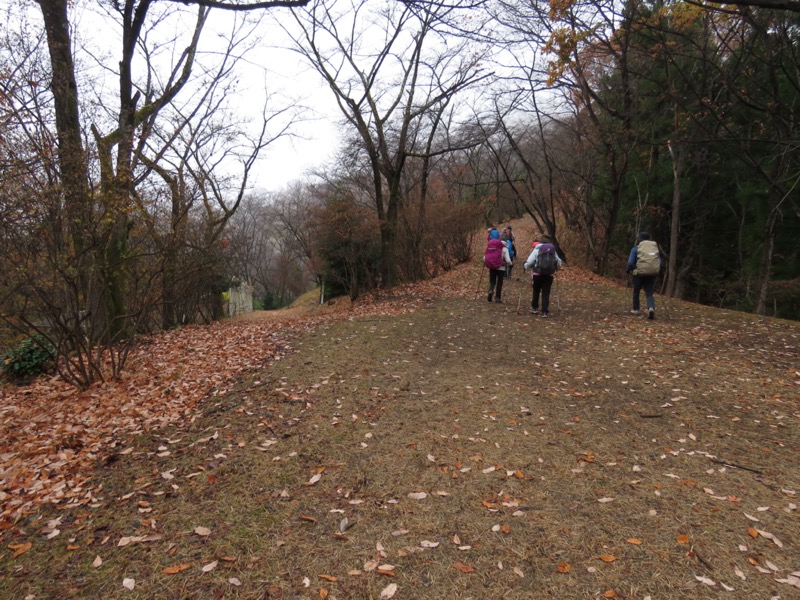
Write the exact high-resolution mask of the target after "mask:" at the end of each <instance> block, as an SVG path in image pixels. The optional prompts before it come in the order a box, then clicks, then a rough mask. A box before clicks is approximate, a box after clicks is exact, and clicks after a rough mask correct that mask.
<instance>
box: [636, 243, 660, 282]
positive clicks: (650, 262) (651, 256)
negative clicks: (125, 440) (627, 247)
mask: <svg viewBox="0 0 800 600" xmlns="http://www.w3.org/2000/svg"><path fill="white" fill-rule="evenodd" d="M636 248H637V250H636V269H635V270H634V271H633V274H634V275H658V272H659V271H660V270H661V257H660V256H659V253H658V244H656V243H655V242H654V241H653V240H643V241H641V242H639V245H638V246H636Z"/></svg>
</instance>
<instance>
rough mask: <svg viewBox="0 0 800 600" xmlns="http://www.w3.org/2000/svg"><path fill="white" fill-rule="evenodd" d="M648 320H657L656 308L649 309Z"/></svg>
mask: <svg viewBox="0 0 800 600" xmlns="http://www.w3.org/2000/svg"><path fill="white" fill-rule="evenodd" d="M647 318H648V319H650V320H651V321H652V320H653V319H655V318H656V309H655V308H648V309H647Z"/></svg>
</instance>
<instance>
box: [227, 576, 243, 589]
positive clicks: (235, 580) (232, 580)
mask: <svg viewBox="0 0 800 600" xmlns="http://www.w3.org/2000/svg"><path fill="white" fill-rule="evenodd" d="M228 583H230V584H231V585H235V586H236V587H239V586H240V585H242V582H241V581H240V580H239V579H238V578H236V577H231V578H229V579H228Z"/></svg>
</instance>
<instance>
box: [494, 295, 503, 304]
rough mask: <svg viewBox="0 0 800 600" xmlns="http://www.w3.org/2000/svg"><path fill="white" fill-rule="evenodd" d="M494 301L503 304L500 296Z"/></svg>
mask: <svg viewBox="0 0 800 600" xmlns="http://www.w3.org/2000/svg"><path fill="white" fill-rule="evenodd" d="M494 301H495V302H497V303H498V304H502V303H503V301H502V300H500V296H498V297H497V298H495V299H494Z"/></svg>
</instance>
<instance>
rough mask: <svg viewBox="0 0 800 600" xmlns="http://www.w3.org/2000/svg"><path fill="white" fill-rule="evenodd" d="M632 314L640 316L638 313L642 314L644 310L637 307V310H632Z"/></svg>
mask: <svg viewBox="0 0 800 600" xmlns="http://www.w3.org/2000/svg"><path fill="white" fill-rule="evenodd" d="M631 314H632V315H637V316H638V315H640V314H642V311H640V310H638V309H635V310H632V311H631Z"/></svg>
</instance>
